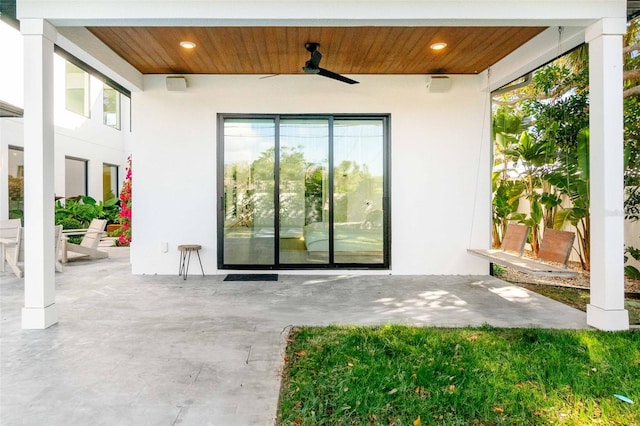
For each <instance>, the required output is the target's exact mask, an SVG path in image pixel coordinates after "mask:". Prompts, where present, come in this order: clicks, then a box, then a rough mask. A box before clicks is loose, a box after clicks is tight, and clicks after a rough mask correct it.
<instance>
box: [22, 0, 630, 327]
mask: <svg viewBox="0 0 640 426" xmlns="http://www.w3.org/2000/svg"><path fill="white" fill-rule="evenodd" d="M625 6H626V2H625V1H618V0H599V1H598V0H591V1H577V0H555V1H539V0H518V1H515V0H498V1H495V0H494V1H486V0H467V1H456V2H453V1H436V0H423V1H404V0H395V1H376V0H372V1H360V0H342V1H320V0H306V1H299V0H298V1H276V2H273V1H260V0H254V1H244V0H237V1H167V0H155V1H128V0H127V1H124V0H122V1H112V2H101V1H95V0H76V1H73V2H69V1H57V0H49V1H40V0H18V2H17V16H18V19H20V21H21V32H22V34H23V36H24V46H25V58H24V61H25V62H24V63H25V102H24V109H25V117H24V123H25V134H24V138H25V168H26V203H27V206H28V207H27V212H28V215H27V216H26V218H25V226H26V227H27V228H29V229H33V230H36V232H29V233H28V234H27V235H28V238H29V243H30V244H29V245H28V251H27V252H26V256H27V259H33V260H32V261H29V260H27V262H26V269H27V270H26V274H25V275H26V279H25V307H24V309H23V327H25V328H46V327H48V326H50V325H51V324H53V323H55V322H56V321H57V312H56V307H55V290H54V276H53V270H54V269H53V265H52V264H53V252H52V250H53V248H52V247H48V246H47V244H45V241H47V239H46V238H43V236H44V235H49V234H52V232H53V223H52V221H51V220H50V217H51V210H52V207H51V203H50V202H49V201H50V200H51V198H52V197H53V193H54V190H55V188H54V187H53V184H52V182H53V179H52V176H53V166H54V164H55V161H56V156H55V154H54V149H53V139H54V137H53V135H54V127H53V125H52V118H53V105H52V101H51V94H52V92H53V76H54V74H55V73H54V68H55V67H54V61H53V59H52V57H53V55H52V54H53V48H54V47H53V46H54V45H57V46H59V47H61V48H62V49H64V50H65V51H67V52H69V53H71V54H72V55H74V56H76V57H77V58H78V59H80V60H81V61H83V62H85V63H87V64H88V65H90V66H91V67H93V68H95V69H96V70H98V71H99V72H101V73H103V74H104V75H106V76H108V77H109V78H111V79H113V80H114V81H116V82H117V83H119V84H120V85H122V86H123V87H124V88H126V89H128V90H130V91H131V92H132V97H131V104H132V111H131V117H132V123H131V133H130V135H129V138H130V144H131V152H132V158H133V200H134V201H133V206H134V207H133V209H134V210H133V217H134V219H133V221H134V228H133V244H132V248H131V263H132V271H133V273H134V274H156V273H157V274H176V273H177V271H176V270H175V268H176V263H177V260H178V253H177V251H176V247H177V245H179V244H185V243H187V244H200V245H202V250H201V252H200V254H201V256H202V262H203V265H204V269H205V272H206V273H207V274H217V273H220V274H222V273H227V272H228V271H229V270H234V269H235V268H234V263H233V262H231V263H225V262H226V261H227V260H228V259H229V258H230V257H232V256H235V254H234V252H233V250H231V249H229V250H228V251H225V250H227V246H225V245H224V244H226V240H225V238H227V234H226V232H227V228H226V226H227V225H226V221H225V222H224V223H222V222H223V219H222V218H223V217H224V218H225V219H226V216H224V215H226V214H227V213H226V210H225V211H224V212H223V210H224V209H226V208H227V205H228V204H229V200H228V199H227V196H229V197H230V195H229V194H228V193H227V192H226V189H225V190H224V191H225V192H224V193H223V190H222V187H223V185H226V181H225V182H222V180H223V179H227V177H228V176H231V175H225V174H224V173H226V169H225V167H224V165H223V164H222V158H221V157H222V156H224V155H231V154H228V152H230V151H225V149H226V148H227V145H226V144H227V143H228V142H227V141H228V140H230V139H231V138H232V136H233V135H232V133H226V128H225V127H224V126H225V123H227V122H229V123H235V122H240V121H242V120H248V121H251V120H258V121H260V120H263V121H265V120H266V121H269V120H271V121H269V123H268V125H269V126H271V124H270V123H275V124H274V125H275V126H276V127H275V128H276V130H274V132H275V134H276V135H277V136H275V139H274V140H277V141H278V142H277V143H275V145H274V147H275V149H276V150H280V151H279V152H280V153H282V152H284V151H283V150H284V148H283V146H284V145H286V138H285V136H284V134H285V133H284V132H285V130H284V127H283V123H292V122H295V120H301V121H304V122H310V121H313V120H316V119H317V120H319V121H321V122H322V123H329V124H328V126H329V128H330V130H329V135H330V136H329V140H332V141H333V139H331V138H333V137H334V136H335V135H337V134H338V133H339V132H340V131H341V130H340V129H339V128H338V127H333V126H338V125H339V124H340V123H342V122H345V123H347V122H348V123H347V124H348V125H351V124H352V122H349V120H353V119H362V120H364V121H366V119H369V118H372V117H373V118H374V119H376V120H379V122H380V123H384V124H381V126H383V127H382V128H383V130H384V132H383V133H384V150H386V151H385V155H384V161H383V162H382V160H381V162H380V164H383V163H384V170H385V175H384V179H383V180H378V181H376V182H382V181H384V182H383V183H381V184H380V185H381V186H380V188H383V187H384V191H383V196H382V198H380V200H381V201H373V202H370V201H369V200H365V201H364V202H363V203H364V204H367V206H368V207H370V205H369V204H370V203H371V205H374V206H375V209H376V210H380V211H382V210H384V211H383V215H384V216H383V220H382V223H383V226H384V229H383V231H381V232H382V234H380V235H383V237H384V256H383V257H381V259H383V260H381V261H374V262H373V263H376V262H377V263H376V265H374V266H376V267H375V268H373V269H372V268H367V264H366V262H365V263H362V262H360V261H357V262H351V261H349V262H345V263H343V264H340V263H339V262H336V259H337V258H338V249H337V247H338V245H339V244H341V242H340V241H339V238H338V234H339V233H340V232H342V231H341V230H339V226H338V221H339V220H338V216H339V213H338V210H339V206H338V203H339V201H338V198H339V197H335V196H334V197H333V198H326V197H325V198H323V200H329V202H328V203H329V204H331V206H332V207H328V208H327V210H326V211H327V212H332V213H330V214H329V219H328V220H329V223H332V222H331V221H334V220H335V224H336V226H335V227H334V231H333V232H334V234H333V236H334V239H333V240H331V241H333V242H329V243H328V249H326V250H329V251H332V250H333V251H332V253H333V254H330V255H329V259H330V260H328V261H327V262H328V263H321V264H320V266H318V267H316V266H317V265H316V264H313V263H311V264H305V265H300V264H298V263H299V262H292V263H291V264H286V263H282V262H283V258H284V257H283V255H281V256H280V257H278V256H277V255H276V256H275V258H274V259H275V261H272V260H267V261H266V262H256V263H255V264H254V265H253V266H255V268H252V267H251V266H252V265H251V264H247V262H245V261H242V262H239V263H238V265H239V266H238V268H237V269H250V270H254V269H255V270H261V269H264V268H269V269H286V270H287V273H305V274H309V273H314V274H317V273H320V274H335V273H339V274H344V273H358V274H371V273H383V274H487V273H488V264H487V262H485V261H482V260H479V259H476V258H473V257H471V256H469V255H468V254H467V248H470V247H488V246H489V244H490V220H491V208H490V196H491V184H490V170H491V160H490V158H491V141H490V127H491V126H490V108H489V103H490V101H489V97H490V92H491V91H492V90H495V89H497V88H499V87H501V86H502V85H504V84H506V83H508V82H510V81H512V80H514V79H515V78H518V77H519V76H521V75H523V74H525V73H527V72H529V71H531V70H533V69H535V68H536V67H538V66H540V65H542V64H544V63H546V62H548V61H550V60H552V59H553V58H555V57H556V56H558V55H559V54H561V53H563V52H566V51H567V50H569V49H571V48H573V47H575V46H577V45H579V44H581V43H584V42H587V43H589V51H590V65H589V66H590V79H591V80H590V90H591V116H590V119H591V124H590V126H591V152H592V155H591V159H592V164H591V183H592V186H591V200H592V201H591V203H592V207H591V227H592V237H591V248H592V249H591V250H592V260H591V303H590V304H589V305H588V311H587V322H588V323H589V324H590V325H592V326H594V327H596V328H600V329H604V330H620V329H626V328H628V315H627V312H626V311H625V310H624V306H623V302H624V277H623V252H622V247H623V241H624V238H623V211H622V200H623V188H622V172H623V171H622V125H623V122H622V34H624V32H625V29H626V25H625V24H626V19H625V12H626V9H625ZM85 26H92V27H102V26H110V27H118V26H129V27H136V26H139V27H145V26H146V27H149V26H151V27H153V26H162V27H210V26H217V27H224V26H237V27H247V28H249V27H264V26H269V27H293V26H297V27H313V28H323V27H359V26H368V27H373V28H375V27H378V26H391V27H422V26H424V27H449V28H451V27H479V26H516V27H534V26H535V27H545V28H546V29H544V30H543V31H542V32H541V33H540V34H539V35H537V36H535V37H534V38H533V39H531V40H530V41H528V42H527V43H526V44H524V45H522V46H521V47H519V48H518V49H516V50H515V51H513V52H512V53H510V54H509V55H508V56H506V57H505V58H503V59H501V60H499V61H498V62H497V63H494V64H492V65H491V66H490V67H489V68H488V69H479V70H477V73H472V74H468V75H448V77H449V78H450V82H451V87H450V89H449V90H448V91H445V92H443V93H434V92H433V91H429V90H428V89H427V87H426V80H427V76H426V75H387V74H374V75H364V74H363V75H350V76H349V77H351V78H354V79H356V80H358V81H360V84H358V85H353V86H346V85H344V84H341V83H339V82H336V81H334V80H330V79H323V78H320V77H317V76H309V75H304V74H302V73H301V74H299V75H284V74H283V75H278V76H275V77H273V78H268V79H261V78H258V77H259V76H257V75H213V74H211V75H195V74H187V75H185V74H183V73H181V74H180V75H181V76H184V77H185V81H186V83H187V87H186V90H182V91H171V90H167V85H166V84H167V80H166V77H167V76H168V75H166V74H143V73H142V72H140V71H139V70H137V69H135V68H134V67H133V66H132V65H131V64H129V63H127V62H126V61H125V60H124V59H122V57H120V56H118V55H117V54H116V53H115V52H114V51H113V50H111V49H110V48H108V47H107V46H106V45H105V44H104V43H103V42H101V41H100V40H99V39H98V38H97V37H95V36H94V35H93V34H92V33H91V32H89V31H87V30H86V29H84V28H83V27H85ZM558 27H562V31H561V32H559V30H558ZM559 33H560V34H561V36H560V37H559ZM308 41H313V40H308ZM469 49H470V51H473V47H472V46H470V47H469ZM157 54H158V55H160V56H161V55H162V53H161V52H158V53H157ZM246 60H250V58H249V57H247V58H246ZM172 76H173V75H172ZM310 82H312V83H310ZM225 120H228V121H225ZM234 120H236V121H234ZM244 124H245V123H243V125H244ZM294 124H295V123H294ZM322 125H323V126H324V124H322ZM303 131H304V132H306V131H310V130H309V129H307V128H304V129H303ZM227 138H228V139H227ZM336 141H337V139H336ZM56 142H57V141H56ZM381 143H382V142H381ZM334 148H335V147H334V145H332V144H329V148H327V149H328V150H329V156H331V155H334V156H335V159H334V160H331V159H330V160H328V161H329V163H328V164H331V161H336V162H337V161H338V154H336V152H334V153H333V154H331V152H332V151H331V150H332V149H334ZM56 149H57V147H56ZM264 152H266V151H263V153H264ZM277 152H278V151H277ZM284 158H285V157H282V159H283V161H284ZM225 161H226V158H225ZM325 169H328V168H327V167H325ZM333 170H334V168H331V171H330V172H328V173H329V176H331V177H329V178H328V181H327V182H328V183H327V185H329V186H331V185H332V184H333V187H332V189H330V190H329V192H328V193H329V194H334V195H335V194H336V193H338V192H339V190H338V183H337V182H338V180H339V179H340V178H341V177H340V176H339V175H338V174H337V173H334V171H333ZM253 173H254V171H253V166H252V174H253ZM256 173H257V172H256ZM274 173H276V172H274ZM332 173H334V174H332ZM234 176H236V175H234ZM344 176H345V177H348V176H351V175H348V173H347V172H345V174H344ZM234 179H235V177H234ZM323 179H324V178H323ZM324 182H325V181H324V180H323V185H324V184H325V183H324ZM371 182H373V180H372V181H371ZM376 185H377V184H376ZM225 188H226V187H225ZM252 188H254V189H252V191H254V190H255V191H258V190H257V189H255V188H257V186H255V187H253V186H252ZM283 188H284V187H283V186H282V184H281V186H280V192H281V194H280V198H277V199H276V201H275V203H276V204H277V206H276V207H274V210H276V211H278V212H279V213H274V214H275V215H276V217H278V216H277V215H278V214H279V215H281V216H284V215H285V214H288V213H284V212H285V210H286V209H284V206H285V204H286V202H285V201H283V200H284V199H286V197H287V196H288V195H287V194H288V193H287V190H286V189H283ZM376 188H377V187H376ZM275 191H276V193H277V190H275ZM380 191H382V189H380ZM380 191H378V189H376V191H373V192H372V193H376V194H378V193H379V192H380ZM247 193H248V192H247ZM292 194H293V195H292V197H294V198H295V192H292ZM254 195H255V193H254ZM234 197H236V199H240V198H242V196H241V195H237V194H236V195H234ZM283 197H284V198H283ZM354 199H355V198H354ZM361 201H362V200H361ZM234 202H236V201H234ZM287 202H288V201H287ZM305 202H306V201H305ZM323 202H324V201H323ZM291 203H292V204H295V203H300V201H292V202H291ZM238 205H239V204H236V205H235V206H236V207H237V206H238ZM296 205H297V204H296ZM245 207H246V206H245ZM234 208H235V207H234ZM318 209H319V210H318V212H319V211H320V209H323V211H324V209H325V207H324V206H322V207H321V208H320V207H318ZM221 212H222V213H221ZM319 214H320V213H319ZM322 214H323V215H324V213H322ZM349 215H350V213H349V212H348V209H347V213H345V217H346V219H345V220H344V224H345V228H347V227H348V226H351V224H350V222H351V221H350V219H349ZM353 217H355V216H353ZM239 221H240V220H239ZM257 221H258V219H257V218H256V217H253V218H252V222H253V225H252V226H254V227H255V226H256V223H257ZM272 223H273V222H272ZM283 223H284V221H283V220H282V217H281V221H280V222H278V223H276V224H275V225H272V227H271V229H267V230H265V232H264V233H263V234H262V237H264V239H263V240H260V241H262V242H264V241H268V242H269V241H272V240H273V241H279V244H280V245H278V243H275V242H274V244H276V245H275V247H276V251H277V248H278V247H280V250H282V248H283V247H284V246H285V241H284V240H283V234H284V232H285V231H288V230H289V229H288V228H287V229H285V226H284V225H283ZM305 223H306V222H305ZM370 227H371V225H370V224H368V225H367V223H366V221H363V222H362V224H361V228H360V229H367V230H368V229H370ZM300 228H301V227H300ZM223 230H224V232H223ZM306 231H307V230H306V229H305V230H304V231H303V230H302V229H296V230H293V231H292V234H291V235H290V237H291V238H290V239H291V240H296V239H305V238H306V241H305V244H307V243H308V240H309V238H310V237H309V234H308V233H305V232H306ZM274 232H275V233H276V234H278V235H279V238H280V240H278V238H273V235H275V234H274ZM358 232H359V231H358ZM330 235H331V234H329V236H330ZM254 237H256V235H253V236H252V238H254ZM381 238H382V237H381ZM252 241H255V242H258V239H257V238H255V240H254V239H252ZM380 241H382V240H380ZM286 243H287V244H288V243H289V242H286ZM291 243H296V244H297V242H296V241H291ZM268 244H271V243H270V242H269V243H268ZM380 244H382V242H381V243H380ZM381 247H382V246H381ZM272 249H273V248H272V247H271V248H269V250H272ZM307 250H310V248H309V246H308V245H307ZM353 250H354V251H360V250H362V248H361V247H360V248H357V249H353ZM221 251H225V252H224V253H221ZM240 251H242V249H241V250H240ZM334 254H335V257H334ZM225 259H226V260H225ZM278 259H279V262H278ZM331 259H333V261H332V260H331ZM34 260H35V261H34ZM249 263H250V262H249ZM240 266H241V268H240ZM352 266H353V267H352ZM369 266H372V265H369Z"/></svg>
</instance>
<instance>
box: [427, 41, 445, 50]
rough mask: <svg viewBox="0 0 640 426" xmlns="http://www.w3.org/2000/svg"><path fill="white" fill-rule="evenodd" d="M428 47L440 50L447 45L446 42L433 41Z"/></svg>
mask: <svg viewBox="0 0 640 426" xmlns="http://www.w3.org/2000/svg"><path fill="white" fill-rule="evenodd" d="M429 47H431V48H432V49H433V50H442V49H444V48H445V47H447V43H442V42H441V43H433V44H432V45H431V46H429Z"/></svg>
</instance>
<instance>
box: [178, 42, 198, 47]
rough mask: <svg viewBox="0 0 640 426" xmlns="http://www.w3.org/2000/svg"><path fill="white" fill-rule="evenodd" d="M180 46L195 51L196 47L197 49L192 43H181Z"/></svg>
mask: <svg viewBox="0 0 640 426" xmlns="http://www.w3.org/2000/svg"><path fill="white" fill-rule="evenodd" d="M180 46H182V47H184V48H185V49H193V48H194V47H196V44H195V43H194V42H192V41H181V42H180Z"/></svg>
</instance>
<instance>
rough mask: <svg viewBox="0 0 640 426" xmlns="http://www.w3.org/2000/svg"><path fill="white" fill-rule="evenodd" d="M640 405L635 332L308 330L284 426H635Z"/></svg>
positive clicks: (295, 364)
mask: <svg viewBox="0 0 640 426" xmlns="http://www.w3.org/2000/svg"><path fill="white" fill-rule="evenodd" d="M614 394H620V395H623V396H627V397H629V398H631V399H632V400H634V402H635V403H634V404H629V403H627V402H623V401H621V400H620V399H618V398H616V397H614ZM639 403H640V332H639V331H632V332H619V333H607V332H599V331H593V330H582V331H564V330H563V331H559V330H543V329H496V328H492V327H488V326H487V327H482V328H463V329H440V328H418V327H406V326H382V327H373V328H369V327H323V328H313V327H305V328H298V329H295V330H294V331H293V332H292V334H291V336H290V338H289V345H288V347H287V352H286V366H285V371H284V378H283V384H282V389H281V395H280V407H279V412H278V424H279V425H300V424H302V425H323V424H324V425H419V424H422V425H430V424H438V425H440V424H441V425H458V424H459V425H474V424H477V425H480V424H484V425H490V424H503V425H513V424H540V425H547V424H567V425H591V424H611V425H633V424H640V405H639Z"/></svg>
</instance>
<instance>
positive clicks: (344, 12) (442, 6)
mask: <svg viewBox="0 0 640 426" xmlns="http://www.w3.org/2000/svg"><path fill="white" fill-rule="evenodd" d="M150 11H152V12H153V14H152V15H151V14H150ZM310 11H313V13H310ZM626 13H627V2H626V1H625V0H466V1H455V2H454V1H450V0H422V1H417V0H367V1H363V0H324V1H322V0H279V1H278V0H276V1H272V0H232V1H231V0H226V1H215V0H212V1H207V2H204V1H201V0H184V1H174V0H111V1H108V2H107V1H104V0H76V1H74V2H73V3H72V4H71V3H70V2H69V1H68V0H17V16H18V18H44V19H47V20H49V21H50V22H51V23H52V24H54V25H55V26H102V25H107V26H113V25H128V26H136V25H148V26H160V25H162V26H209V25H240V26H241V25H261V24H263V25H283V26H285V25H287V26H288V25H308V26H309V25H316V26H325V25H336V26H339V25H343V26H358V25H409V26H411V25H416V26H417V25H421V26H445V25H446V26H491V25H494V26H495V25H515V26H539V25H565V26H568V25H575V26H585V25H589V24H590V23H593V22H594V21H595V20H597V19H600V18H602V17H609V18H613V17H626V16H627V15H626Z"/></svg>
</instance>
